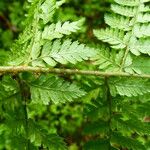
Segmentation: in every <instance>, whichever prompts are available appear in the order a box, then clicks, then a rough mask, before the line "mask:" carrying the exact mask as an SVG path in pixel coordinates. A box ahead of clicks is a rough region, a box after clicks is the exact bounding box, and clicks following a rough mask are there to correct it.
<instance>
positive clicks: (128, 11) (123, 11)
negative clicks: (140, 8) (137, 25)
mask: <svg viewBox="0 0 150 150" xmlns="http://www.w3.org/2000/svg"><path fill="white" fill-rule="evenodd" d="M111 9H112V10H113V11H114V12H115V13H117V14H119V15H122V16H126V17H134V16H135V14H136V8H134V7H128V6H121V5H117V4H112V5H111Z"/></svg>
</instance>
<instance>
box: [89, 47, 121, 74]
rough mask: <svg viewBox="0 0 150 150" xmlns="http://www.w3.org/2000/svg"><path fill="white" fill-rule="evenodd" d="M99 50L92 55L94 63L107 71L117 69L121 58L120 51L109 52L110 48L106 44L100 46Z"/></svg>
mask: <svg viewBox="0 0 150 150" xmlns="http://www.w3.org/2000/svg"><path fill="white" fill-rule="evenodd" d="M98 49H100V51H98V52H97V55H96V56H95V57H93V58H92V59H93V60H94V65H96V66H99V69H101V70H105V71H106V70H107V71H112V70H113V71H118V70H119V68H120V61H121V58H122V55H123V53H122V51H120V52H119V53H117V52H115V51H113V52H112V53H110V49H109V48H108V47H106V46H101V47H100V48H98Z"/></svg>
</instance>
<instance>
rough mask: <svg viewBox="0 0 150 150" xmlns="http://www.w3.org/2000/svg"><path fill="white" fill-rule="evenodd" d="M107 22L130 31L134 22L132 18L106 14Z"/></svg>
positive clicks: (113, 26) (114, 26)
mask: <svg viewBox="0 0 150 150" xmlns="http://www.w3.org/2000/svg"><path fill="white" fill-rule="evenodd" d="M105 22H106V24H108V25H109V26H111V27H112V28H118V29H120V30H123V31H130V30H131V29H132V24H133V23H132V21H131V19H130V18H127V17H124V16H120V15H116V14H106V15H105Z"/></svg>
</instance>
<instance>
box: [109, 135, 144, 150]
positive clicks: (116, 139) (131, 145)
mask: <svg viewBox="0 0 150 150" xmlns="http://www.w3.org/2000/svg"><path fill="white" fill-rule="evenodd" d="M111 143H113V144H117V145H118V144H119V145H120V146H121V147H122V148H128V149H133V150H146V148H145V147H144V145H143V144H142V143H140V142H139V141H137V140H135V139H132V138H130V137H125V136H123V135H121V134H120V133H113V135H112V136H111Z"/></svg>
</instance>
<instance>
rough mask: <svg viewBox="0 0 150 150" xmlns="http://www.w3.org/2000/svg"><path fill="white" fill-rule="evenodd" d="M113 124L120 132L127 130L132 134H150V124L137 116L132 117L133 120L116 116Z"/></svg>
mask: <svg viewBox="0 0 150 150" xmlns="http://www.w3.org/2000/svg"><path fill="white" fill-rule="evenodd" d="M112 124H113V126H114V127H115V128H117V130H119V132H123V133H125V132H127V133H130V134H133V133H137V134H139V135H149V134H150V132H149V131H150V126H148V125H146V124H145V123H144V122H142V121H140V120H137V119H135V118H132V120H131V119H129V120H122V119H119V118H116V117H115V118H114V121H113V123H112Z"/></svg>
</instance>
